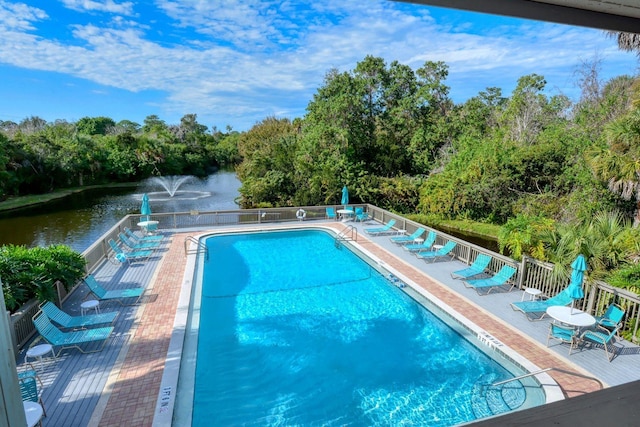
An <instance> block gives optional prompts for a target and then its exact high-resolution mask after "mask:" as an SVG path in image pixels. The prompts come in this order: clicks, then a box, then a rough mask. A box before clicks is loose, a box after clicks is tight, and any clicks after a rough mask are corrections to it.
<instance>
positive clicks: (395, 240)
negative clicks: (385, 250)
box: [391, 227, 425, 245]
mask: <svg viewBox="0 0 640 427" xmlns="http://www.w3.org/2000/svg"><path fill="white" fill-rule="evenodd" d="M424 232H425V229H424V228H422V227H420V228H418V229H417V230H416V231H414V232H413V234H411V235H409V236H396V237H391V241H392V242H393V243H397V244H398V245H404V244H407V243H411V242H413V241H414V240H416V239H417V238H419V237H420V236H422V233H424Z"/></svg>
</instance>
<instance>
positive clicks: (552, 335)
mask: <svg viewBox="0 0 640 427" xmlns="http://www.w3.org/2000/svg"><path fill="white" fill-rule="evenodd" d="M577 332H578V331H577V329H575V328H573V327H570V326H564V325H559V324H557V323H554V322H550V323H549V334H548V335H547V347H549V340H551V339H556V340H559V341H562V342H565V343H567V344H569V355H571V351H572V350H573V347H575V346H576V345H577V344H578V337H577Z"/></svg>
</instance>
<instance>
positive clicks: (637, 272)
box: [605, 264, 640, 294]
mask: <svg viewBox="0 0 640 427" xmlns="http://www.w3.org/2000/svg"><path fill="white" fill-rule="evenodd" d="M605 281H606V282H607V283H609V284H610V285H612V286H615V287H618V288H624V289H628V290H630V291H632V292H635V293H638V294H640V264H631V265H628V266H626V267H622V268H619V269H617V270H614V271H612V272H611V273H610V274H608V275H607V276H606V277H605Z"/></svg>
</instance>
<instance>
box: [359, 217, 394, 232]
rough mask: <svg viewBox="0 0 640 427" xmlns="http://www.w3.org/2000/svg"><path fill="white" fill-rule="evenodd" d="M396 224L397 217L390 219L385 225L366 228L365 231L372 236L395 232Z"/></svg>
mask: <svg viewBox="0 0 640 427" xmlns="http://www.w3.org/2000/svg"><path fill="white" fill-rule="evenodd" d="M394 225H396V220H395V219H390V220H389V222H388V223H386V225H385V226H384V227H373V228H365V229H364V232H365V233H367V234H369V235H371V236H381V235H383V234H390V233H395V231H394V230H393V229H392V227H393V226H394Z"/></svg>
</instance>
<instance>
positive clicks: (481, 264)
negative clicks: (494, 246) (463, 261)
mask: <svg viewBox="0 0 640 427" xmlns="http://www.w3.org/2000/svg"><path fill="white" fill-rule="evenodd" d="M490 262H491V256H490V255H487V254H478V256H477V257H476V260H475V261H473V264H471V265H470V266H469V267H467V268H463V269H462V270H457V271H454V272H452V273H451V277H452V278H453V279H470V278H471V277H473V276H477V275H478V274H482V273H484V271H485V270H486V269H487V267H488V266H489V263H490Z"/></svg>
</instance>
